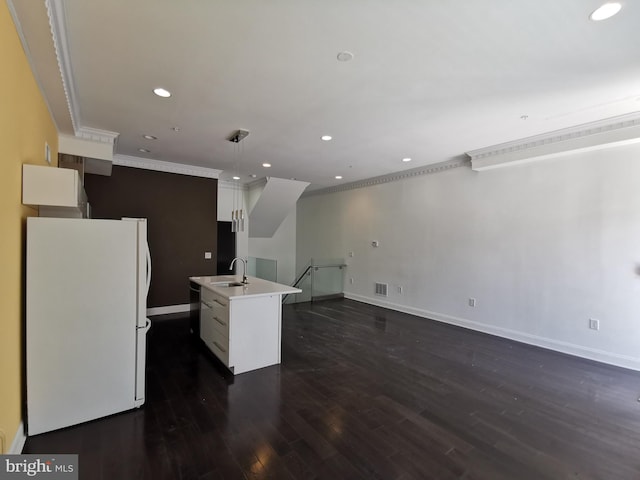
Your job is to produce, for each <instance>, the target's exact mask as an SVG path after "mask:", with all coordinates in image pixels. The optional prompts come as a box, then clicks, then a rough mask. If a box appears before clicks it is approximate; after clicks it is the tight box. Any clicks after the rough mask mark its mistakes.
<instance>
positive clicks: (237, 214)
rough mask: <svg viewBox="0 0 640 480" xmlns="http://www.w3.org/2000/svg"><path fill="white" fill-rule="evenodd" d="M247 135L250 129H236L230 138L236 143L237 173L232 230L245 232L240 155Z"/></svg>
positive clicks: (235, 161)
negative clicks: (241, 142)
mask: <svg viewBox="0 0 640 480" xmlns="http://www.w3.org/2000/svg"><path fill="white" fill-rule="evenodd" d="M247 135H249V131H248V130H236V131H235V132H234V133H233V134H232V135H231V136H230V137H229V138H228V140H229V141H230V142H232V143H234V144H235V145H234V157H235V158H234V169H235V175H234V176H233V181H234V182H235V183H234V185H233V205H232V209H231V231H232V232H234V233H235V232H244V195H243V192H242V186H241V185H240V157H241V148H242V147H241V145H240V141H242V140H243V139H244V138H245V137H246V136H247Z"/></svg>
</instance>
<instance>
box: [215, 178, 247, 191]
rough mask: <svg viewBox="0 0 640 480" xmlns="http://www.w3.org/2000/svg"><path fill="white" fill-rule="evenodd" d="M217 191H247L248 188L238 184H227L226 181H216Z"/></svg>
mask: <svg viewBox="0 0 640 480" xmlns="http://www.w3.org/2000/svg"><path fill="white" fill-rule="evenodd" d="M218 190H235V191H238V190H243V191H246V190H249V187H248V186H247V185H246V184H242V183H238V182H227V181H226V180H218Z"/></svg>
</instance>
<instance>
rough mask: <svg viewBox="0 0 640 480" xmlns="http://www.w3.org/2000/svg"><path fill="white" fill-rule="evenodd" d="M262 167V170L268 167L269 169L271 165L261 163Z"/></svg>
mask: <svg viewBox="0 0 640 480" xmlns="http://www.w3.org/2000/svg"><path fill="white" fill-rule="evenodd" d="M262 166H263V167H264V168H269V167H271V164H270V163H263V164H262Z"/></svg>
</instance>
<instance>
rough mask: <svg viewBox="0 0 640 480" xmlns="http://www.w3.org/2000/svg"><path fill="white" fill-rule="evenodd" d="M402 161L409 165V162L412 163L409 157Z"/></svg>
mask: <svg viewBox="0 0 640 480" xmlns="http://www.w3.org/2000/svg"><path fill="white" fill-rule="evenodd" d="M402 161H403V162H405V163H407V162H410V161H411V159H410V158H409V157H404V158H403V159H402Z"/></svg>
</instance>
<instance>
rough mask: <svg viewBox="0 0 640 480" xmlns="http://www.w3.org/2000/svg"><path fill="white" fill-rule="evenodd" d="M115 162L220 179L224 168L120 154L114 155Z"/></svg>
mask: <svg viewBox="0 0 640 480" xmlns="http://www.w3.org/2000/svg"><path fill="white" fill-rule="evenodd" d="M113 164H114V165H119V166H121V167H132V168H140V169H143V170H155V171H156V172H167V173H177V174H180V175H190V176H192V177H204V178H215V179H218V177H220V174H221V173H222V170H216V169H214V168H207V167H197V166H195V165H184V164H181V163H174V162H165V161H162V160H154V159H151V158H140V157H133V156H129V155H119V154H116V155H114V156H113Z"/></svg>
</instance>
